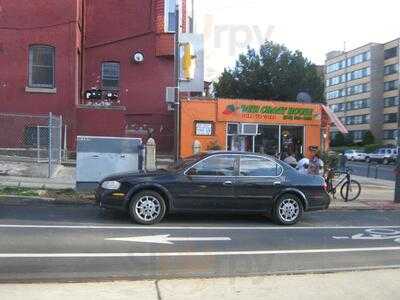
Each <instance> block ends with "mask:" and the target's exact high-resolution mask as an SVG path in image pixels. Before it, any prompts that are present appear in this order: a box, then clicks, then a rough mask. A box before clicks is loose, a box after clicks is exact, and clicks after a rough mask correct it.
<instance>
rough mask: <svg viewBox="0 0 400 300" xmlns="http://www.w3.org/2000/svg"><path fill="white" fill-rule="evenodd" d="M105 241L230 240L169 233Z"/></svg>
mask: <svg viewBox="0 0 400 300" xmlns="http://www.w3.org/2000/svg"><path fill="white" fill-rule="evenodd" d="M105 240H106V241H118V242H134V243H149V244H173V242H193V241H195V242H197V241H230V240H231V238H229V237H170V234H163V235H149V236H134V237H123V238H108V239H105Z"/></svg>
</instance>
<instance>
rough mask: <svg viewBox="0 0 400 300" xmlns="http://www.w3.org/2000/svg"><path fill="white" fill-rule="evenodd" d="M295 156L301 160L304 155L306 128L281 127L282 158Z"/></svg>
mask: <svg viewBox="0 0 400 300" xmlns="http://www.w3.org/2000/svg"><path fill="white" fill-rule="evenodd" d="M288 154H294V155H295V157H296V158H297V159H299V158H300V157H301V156H302V155H303V154H304V127H303V126H282V127H281V158H282V159H284V158H285V157H286V156H287V155H288Z"/></svg>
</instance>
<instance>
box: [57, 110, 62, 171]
mask: <svg viewBox="0 0 400 300" xmlns="http://www.w3.org/2000/svg"><path fill="white" fill-rule="evenodd" d="M62 123H63V119H62V116H60V119H59V123H58V128H57V130H58V134H59V135H60V139H59V143H60V144H59V145H58V158H59V161H58V163H59V164H61V160H62V156H61V155H62Z"/></svg>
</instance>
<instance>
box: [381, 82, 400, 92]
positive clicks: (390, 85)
mask: <svg viewBox="0 0 400 300" xmlns="http://www.w3.org/2000/svg"><path fill="white" fill-rule="evenodd" d="M398 86H399V81H398V80H392V81H387V82H385V83H384V86H383V89H384V90H385V92H387V91H393V90H396V89H397V88H398Z"/></svg>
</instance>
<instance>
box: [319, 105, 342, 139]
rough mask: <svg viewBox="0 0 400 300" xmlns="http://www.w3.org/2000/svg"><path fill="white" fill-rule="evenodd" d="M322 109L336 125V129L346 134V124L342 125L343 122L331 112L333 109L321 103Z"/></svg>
mask: <svg viewBox="0 0 400 300" xmlns="http://www.w3.org/2000/svg"><path fill="white" fill-rule="evenodd" d="M321 106H322V109H323V110H324V111H325V112H326V114H327V115H328V116H329V119H330V120H331V121H332V123H334V124H335V125H336V127H337V129H339V131H340V132H341V133H343V134H347V133H349V131H348V130H347V128H346V126H344V125H343V123H342V122H341V121H340V120H339V118H338V117H337V116H336V115H335V114H334V113H333V111H331V110H330V108H329V107H327V106H326V105H321Z"/></svg>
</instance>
